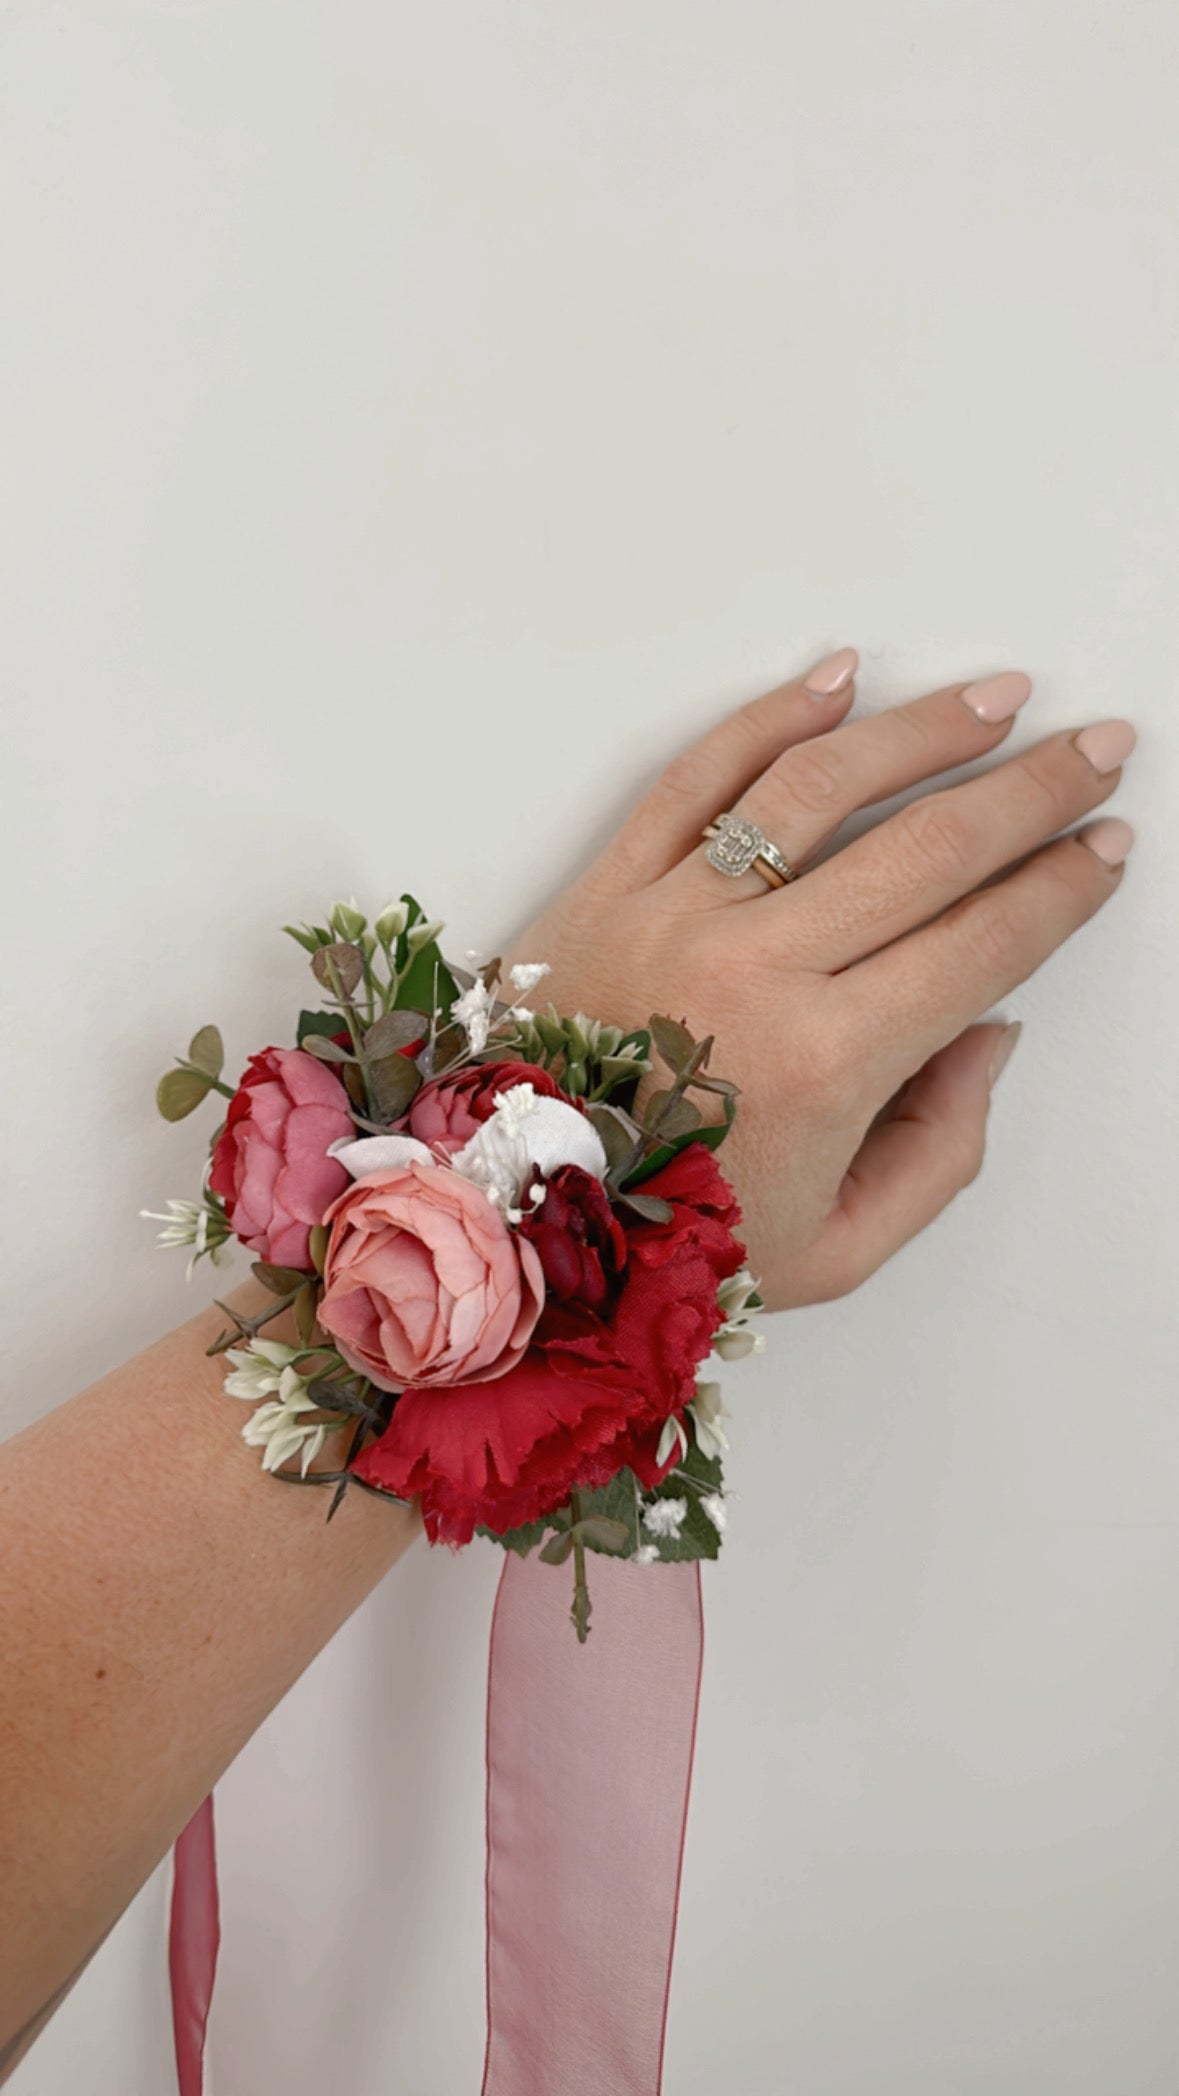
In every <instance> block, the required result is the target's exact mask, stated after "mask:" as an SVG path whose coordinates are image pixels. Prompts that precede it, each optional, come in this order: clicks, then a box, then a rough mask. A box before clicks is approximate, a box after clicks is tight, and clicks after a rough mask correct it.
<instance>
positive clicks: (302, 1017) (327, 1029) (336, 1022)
mask: <svg viewBox="0 0 1179 2096" xmlns="http://www.w3.org/2000/svg"><path fill="white" fill-rule="evenodd" d="M347 1031H348V1028H347V1026H346V1025H345V1023H344V1020H343V1019H342V1018H341V1017H340V1014H339V1012H300V1013H299V1024H298V1025H297V1026H296V1028H295V1040H296V1042H297V1044H298V1046H299V1047H300V1048H305V1047H306V1045H307V1037H308V1035H309V1034H323V1035H324V1037H325V1039H328V1040H330V1038H331V1036H332V1034H334V1033H347ZM313 1052H314V1051H313Z"/></svg>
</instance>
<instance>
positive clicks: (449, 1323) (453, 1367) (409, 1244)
mask: <svg viewBox="0 0 1179 2096" xmlns="http://www.w3.org/2000/svg"><path fill="white" fill-rule="evenodd" d="M327 1221H328V1222H329V1224H330V1228H331V1236H330V1238H329V1241H328V1252H327V1260H326V1262H325V1266H324V1281H325V1283H326V1287H325V1291H324V1296H323V1301H322V1303H321V1304H320V1309H319V1322H320V1324H321V1325H322V1326H323V1328H324V1330H325V1331H327V1332H330V1333H331V1334H332V1336H333V1338H334V1339H335V1341H336V1344H337V1345H338V1347H339V1349H340V1352H341V1353H342V1354H343V1356H344V1359H345V1360H346V1361H347V1362H348V1363H349V1364H350V1365H351V1366H352V1367H353V1368H356V1369H359V1370H360V1372H361V1373H362V1374H363V1375H366V1376H368V1377H369V1378H370V1379H371V1381H372V1382H374V1383H375V1384H376V1385H377V1387H378V1389H380V1390H401V1389H402V1388H403V1387H404V1386H405V1385H406V1384H409V1383H412V1384H414V1385H415V1386H416V1387H417V1389H418V1390H419V1391H421V1392H422V1393H423V1401H425V1402H429V1401H431V1399H430V1396H429V1393H431V1392H437V1387H438V1386H440V1385H445V1386H447V1388H448V1389H449V1386H451V1385H454V1384H462V1383H471V1382H478V1383H480V1384H484V1383H487V1382H491V1381H492V1380H493V1379H494V1378H497V1377H500V1376H504V1375H506V1374H507V1373H508V1372H509V1371H510V1370H511V1369H513V1368H515V1366H516V1364H517V1362H518V1361H519V1360H520V1359H521V1357H522V1356H523V1354H524V1351H525V1348H526V1347H527V1344H528V1341H529V1339H530V1337H531V1335H532V1330H533V1327H534V1326H535V1324H536V1320H537V1318H538V1317H539V1315H540V1312H541V1308H542V1306H543V1304H544V1277H543V1274H542V1272H541V1265H540V1260H539V1258H538V1257H537V1255H536V1252H535V1251H534V1250H533V1247H532V1246H531V1245H530V1244H526V1243H524V1242H523V1241H521V1240H518V1239H517V1237H516V1235H515V1233H514V1232H513V1231H511V1230H510V1229H509V1228H508V1225H507V1223H506V1222H505V1221H504V1219H503V1217H502V1215H500V1214H499V1212H498V1210H497V1209H495V1208H494V1207H493V1206H492V1203H491V1202H490V1201H489V1200H488V1198H487V1196H486V1194H485V1193H483V1192H482V1190H481V1189H480V1188H479V1187H477V1186H474V1185H472V1183H471V1181H470V1180H469V1179H463V1178H461V1177H460V1175H459V1174H458V1173H457V1172H452V1171H450V1170H449V1169H448V1168H447V1167H446V1166H445V1165H440V1164H423V1163H422V1162H420V1161H419V1160H417V1159H412V1160H411V1161H410V1162H409V1163H406V1164H401V1165H398V1166H394V1167H393V1168H392V1169H390V1170H387V1171H378V1172H372V1173H369V1174H367V1175H366V1176H365V1177H364V1178H362V1179H357V1180H356V1182H355V1184H354V1185H353V1186H351V1187H349V1189H348V1191H347V1192H346V1193H344V1194H341V1196H340V1198H339V1200H338V1201H336V1203H335V1204H334V1206H333V1207H332V1208H331V1210H330V1211H329V1214H328V1217H327ZM493 1387H494V1385H493ZM436 1401H441V1400H440V1398H439V1399H437V1400H436ZM488 1402H489V1403H490V1404H492V1405H494V1403H495V1399H494V1396H492V1397H491V1398H490V1399H489V1400H488Z"/></svg>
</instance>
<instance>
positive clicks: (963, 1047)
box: [803, 1020, 1023, 1302]
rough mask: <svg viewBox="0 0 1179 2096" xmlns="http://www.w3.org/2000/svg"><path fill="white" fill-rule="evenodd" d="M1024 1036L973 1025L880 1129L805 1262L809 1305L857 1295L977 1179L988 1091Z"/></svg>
mask: <svg viewBox="0 0 1179 2096" xmlns="http://www.w3.org/2000/svg"><path fill="white" fill-rule="evenodd" d="M1022 1031H1023V1028H1022V1025H1021V1023H1020V1022H1019V1021H1018V1020H1017V1021H1015V1022H1014V1023H1013V1024H1012V1025H1003V1024H989V1025H985V1026H971V1027H968V1028H967V1030H966V1032H965V1033H961V1034H959V1035H958V1038H957V1040H954V1041H951V1042H950V1044H949V1046H948V1047H947V1048H942V1049H940V1050H939V1051H938V1053H937V1054H936V1055H934V1056H931V1057H930V1059H929V1061H928V1062H927V1063H925V1064H924V1065H923V1066H922V1068H921V1069H920V1070H918V1072H917V1074H916V1076H915V1077H913V1078H911V1079H910V1081H909V1083H908V1084H907V1085H906V1086H905V1087H904V1089H903V1090H902V1091H901V1092H899V1093H898V1094H897V1097H896V1098H895V1100H894V1101H893V1102H892V1103H891V1105H890V1106H889V1107H888V1108H887V1109H886V1111H885V1113H884V1114H883V1115H882V1116H881V1117H880V1118H879V1119H878V1120H877V1121H875V1122H874V1124H873V1126H872V1127H871V1128H870V1129H869V1131H868V1134H867V1135H866V1136H865V1138H864V1140H863V1142H862V1144H861V1145H860V1148H859V1150H858V1151H857V1152H856V1155H855V1157H854V1158H853V1159H852V1162H851V1165H850V1166H849V1168H848V1172H847V1175H846V1177H845V1179H844V1181H843V1185H842V1186H841V1187H840V1190H839V1198H838V1200H837V1202H836V1205H835V1207H834V1209H833V1210H832V1212H831V1214H830V1215H829V1216H828V1218H827V1221H826V1223H825V1224H824V1226H823V1229H822V1230H821V1231H820V1233H819V1236H818V1238H817V1240H816V1242H815V1244H814V1246H813V1247H812V1249H811V1251H810V1252H809V1254H808V1255H807V1259H806V1262H805V1263H806V1267H807V1276H806V1283H805V1295H804V1298H803V1299H804V1300H805V1301H809V1302H818V1301H823V1300H826V1299H827V1298H829V1297H831V1296H836V1295H847V1294H848V1293H850V1291H851V1290H852V1289H853V1288H858V1287H859V1285H860V1283H861V1282H862V1281H866V1280H867V1279H868V1277H869V1275H871V1274H874V1273H875V1272H876V1270H877V1268H878V1267H881V1266H883V1265H884V1262H885V1260H886V1259H891V1258H892V1255H893V1253H894V1252H898V1251H899V1250H900V1248H901V1246H902V1245H904V1244H907V1243H908V1242H909V1239H910V1238H912V1237H916V1236H917V1234H918V1232H919V1231H921V1230H924V1229H925V1227H926V1225H927V1224H929V1223H931V1222H933V1220H934V1218H935V1216H938V1215H940V1214H941V1212H942V1210H943V1209H944V1208H946V1207H948V1205H949V1203H950V1202H951V1201H952V1200H953V1198H954V1196H955V1194H958V1193H961V1191H962V1189H963V1187H966V1186H969V1185H970V1184H971V1182H972V1180H974V1179H976V1178H977V1177H978V1174H979V1172H980V1171H981V1169H982V1162H983V1156H984V1153H985V1148H986V1125H987V1115H988V1112H989V1111H990V1104H991V1090H992V1087H993V1086H994V1084H995V1081H996V1079H997V1078H998V1076H999V1074H1000V1072H1001V1071H1002V1070H1003V1069H1004V1068H1005V1067H1006V1065H1007V1062H1008V1060H1009V1059H1010V1057H1011V1054H1012V1052H1013V1051H1014V1049H1015V1047H1016V1044H1017V1042H1018V1040H1019V1037H1020V1034H1021V1032H1022ZM812 1270H813V1271H812Z"/></svg>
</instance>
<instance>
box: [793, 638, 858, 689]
mask: <svg viewBox="0 0 1179 2096" xmlns="http://www.w3.org/2000/svg"><path fill="white" fill-rule="evenodd" d="M859 660H860V658H859V656H858V655H857V653H856V651H855V649H854V648H839V649H837V651H836V653H835V654H834V655H824V657H823V660H822V662H816V664H815V666H814V669H813V670H812V671H811V673H810V675H809V676H808V678H807V680H806V682H805V684H804V685H803V687H802V688H803V690H804V691H807V692H809V693H810V695H811V697H812V699H832V698H834V696H835V694H836V692H837V691H842V690H843V688H844V686H845V685H846V684H850V683H851V680H852V678H853V677H854V676H855V674H856V670H857V668H858V666H859Z"/></svg>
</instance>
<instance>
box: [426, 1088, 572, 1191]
mask: <svg viewBox="0 0 1179 2096" xmlns="http://www.w3.org/2000/svg"><path fill="white" fill-rule="evenodd" d="M451 1164H452V1166H453V1169H454V1170H455V1171H456V1172H459V1173H461V1175H462V1177H463V1178H464V1179H470V1180H472V1181H473V1182H474V1184H475V1185H476V1186H481V1187H482V1188H483V1190H484V1192H485V1193H486V1195H487V1198H488V1200H489V1201H492V1202H494V1204H495V1205H496V1207H498V1208H500V1209H502V1211H503V1213H504V1214H505V1215H506V1216H508V1217H509V1219H510V1220H512V1221H519V1219H520V1216H521V1215H522V1213H523V1209H522V1202H523V1198H524V1194H525V1192H526V1191H527V1192H528V1194H529V1198H530V1204H531V1205H532V1206H535V1205H536V1199H535V1198H534V1197H533V1194H532V1186H533V1182H534V1180H535V1179H536V1178H537V1176H538V1175H539V1177H540V1178H541V1179H548V1178H551V1176H552V1175H553V1173H554V1172H557V1171H559V1170H560V1169H561V1167H562V1165H576V1166H577V1167H578V1169H579V1170H580V1171H583V1172H588V1173H589V1174H590V1176H591V1177H592V1178H594V1179H604V1178H605V1176H606V1152H605V1149H604V1147H603V1144H602V1138H601V1136H600V1135H599V1134H598V1131H597V1129H596V1128H595V1127H594V1124H593V1122H592V1121H590V1120H587V1119H586V1116H585V1115H584V1114H583V1113H580V1112H579V1111H578V1109H577V1107H576V1106H573V1105H571V1104H569V1103H568V1102H567V1101H566V1100H564V1099H551V1098H542V1097H541V1096H540V1094H539V1093H538V1092H537V1090H536V1087H535V1085H532V1084H516V1085H512V1086H511V1087H510V1088H509V1089H508V1090H507V1091H504V1092H500V1093H499V1095H498V1096H497V1098H496V1101H495V1111H494V1113H493V1114H492V1115H491V1116H490V1118H489V1119H488V1120H486V1121H484V1122H483V1124H482V1126H481V1127H480V1128H478V1129H477V1130H476V1132H475V1134H474V1135H473V1136H472V1137H471V1139H470V1141H469V1142H468V1143H465V1144H464V1145H463V1148H462V1149H461V1150H459V1151H458V1152H456V1154H455V1156H454V1157H453V1158H452V1159H451ZM543 1193H544V1189H543V1187H541V1188H540V1189H539V1196H540V1198H542V1199H543Z"/></svg>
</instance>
